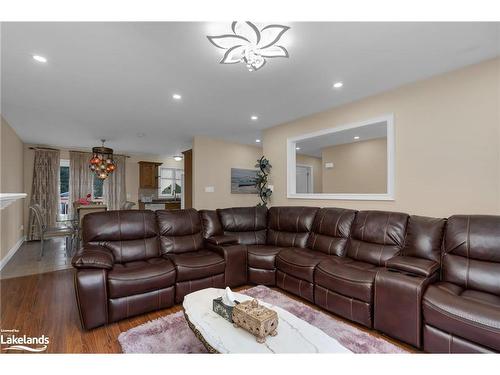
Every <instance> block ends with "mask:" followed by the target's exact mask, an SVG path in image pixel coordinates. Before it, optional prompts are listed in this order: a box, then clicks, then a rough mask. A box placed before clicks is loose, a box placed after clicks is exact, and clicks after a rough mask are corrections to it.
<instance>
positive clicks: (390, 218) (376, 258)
mask: <svg viewBox="0 0 500 375" xmlns="http://www.w3.org/2000/svg"><path fill="white" fill-rule="evenodd" d="M407 221H408V215H407V214H404V213H400V212H386V211H359V212H358V213H357V215H356V219H355V220H354V224H353V227H352V230H351V238H350V239H349V245H348V248H347V256H348V257H350V258H353V259H356V260H359V261H362V262H367V263H371V264H374V265H376V266H384V265H385V262H386V261H387V260H388V259H390V258H392V257H393V256H395V255H396V254H398V253H399V252H400V251H401V249H402V248H403V244H404V239H405V234H406V225H407Z"/></svg>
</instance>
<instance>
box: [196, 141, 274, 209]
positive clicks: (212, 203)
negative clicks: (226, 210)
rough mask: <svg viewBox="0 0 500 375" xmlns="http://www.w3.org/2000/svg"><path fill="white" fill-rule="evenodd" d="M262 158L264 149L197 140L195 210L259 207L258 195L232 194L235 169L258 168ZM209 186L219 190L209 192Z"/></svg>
mask: <svg viewBox="0 0 500 375" xmlns="http://www.w3.org/2000/svg"><path fill="white" fill-rule="evenodd" d="M261 156H262V149H261V148H260V147H255V146H247V145H242V144H238V143H231V142H225V141H221V140H216V139H211V138H206V137H195V138H194V140H193V207H194V208H196V209H203V208H205V209H214V208H223V207H233V206H252V205H255V204H257V203H258V202H259V198H258V196H257V195H256V194H231V168H245V169H255V163H256V162H257V159H259V158H260V157H261ZM271 164H272V163H271ZM206 186H213V187H214V188H215V191H214V192H213V193H206V192H205V187H206Z"/></svg>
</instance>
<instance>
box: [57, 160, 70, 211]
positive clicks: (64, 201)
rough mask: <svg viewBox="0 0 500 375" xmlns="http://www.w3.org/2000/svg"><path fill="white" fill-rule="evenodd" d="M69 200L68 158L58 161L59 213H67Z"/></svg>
mask: <svg viewBox="0 0 500 375" xmlns="http://www.w3.org/2000/svg"><path fill="white" fill-rule="evenodd" d="M68 201H69V160H65V159H61V161H60V162H59V215H67V214H68Z"/></svg>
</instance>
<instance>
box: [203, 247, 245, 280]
mask: <svg viewBox="0 0 500 375" xmlns="http://www.w3.org/2000/svg"><path fill="white" fill-rule="evenodd" d="M206 248H207V249H208V250H211V251H213V252H214V253H217V254H219V255H220V256H222V257H224V261H225V262H226V270H225V272H224V279H225V284H226V286H230V287H231V288H232V287H236V286H241V285H245V284H246V283H247V280H248V279H247V269H248V266H247V247H246V246H245V245H238V244H228V245H225V246H221V245H213V244H211V243H210V242H207V243H206Z"/></svg>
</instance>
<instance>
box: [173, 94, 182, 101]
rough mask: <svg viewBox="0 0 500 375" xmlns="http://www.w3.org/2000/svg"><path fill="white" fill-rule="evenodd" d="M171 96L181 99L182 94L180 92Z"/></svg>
mask: <svg viewBox="0 0 500 375" xmlns="http://www.w3.org/2000/svg"><path fill="white" fill-rule="evenodd" d="M172 98H173V99H175V100H181V99H182V95H181V94H174V95H172Z"/></svg>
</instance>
